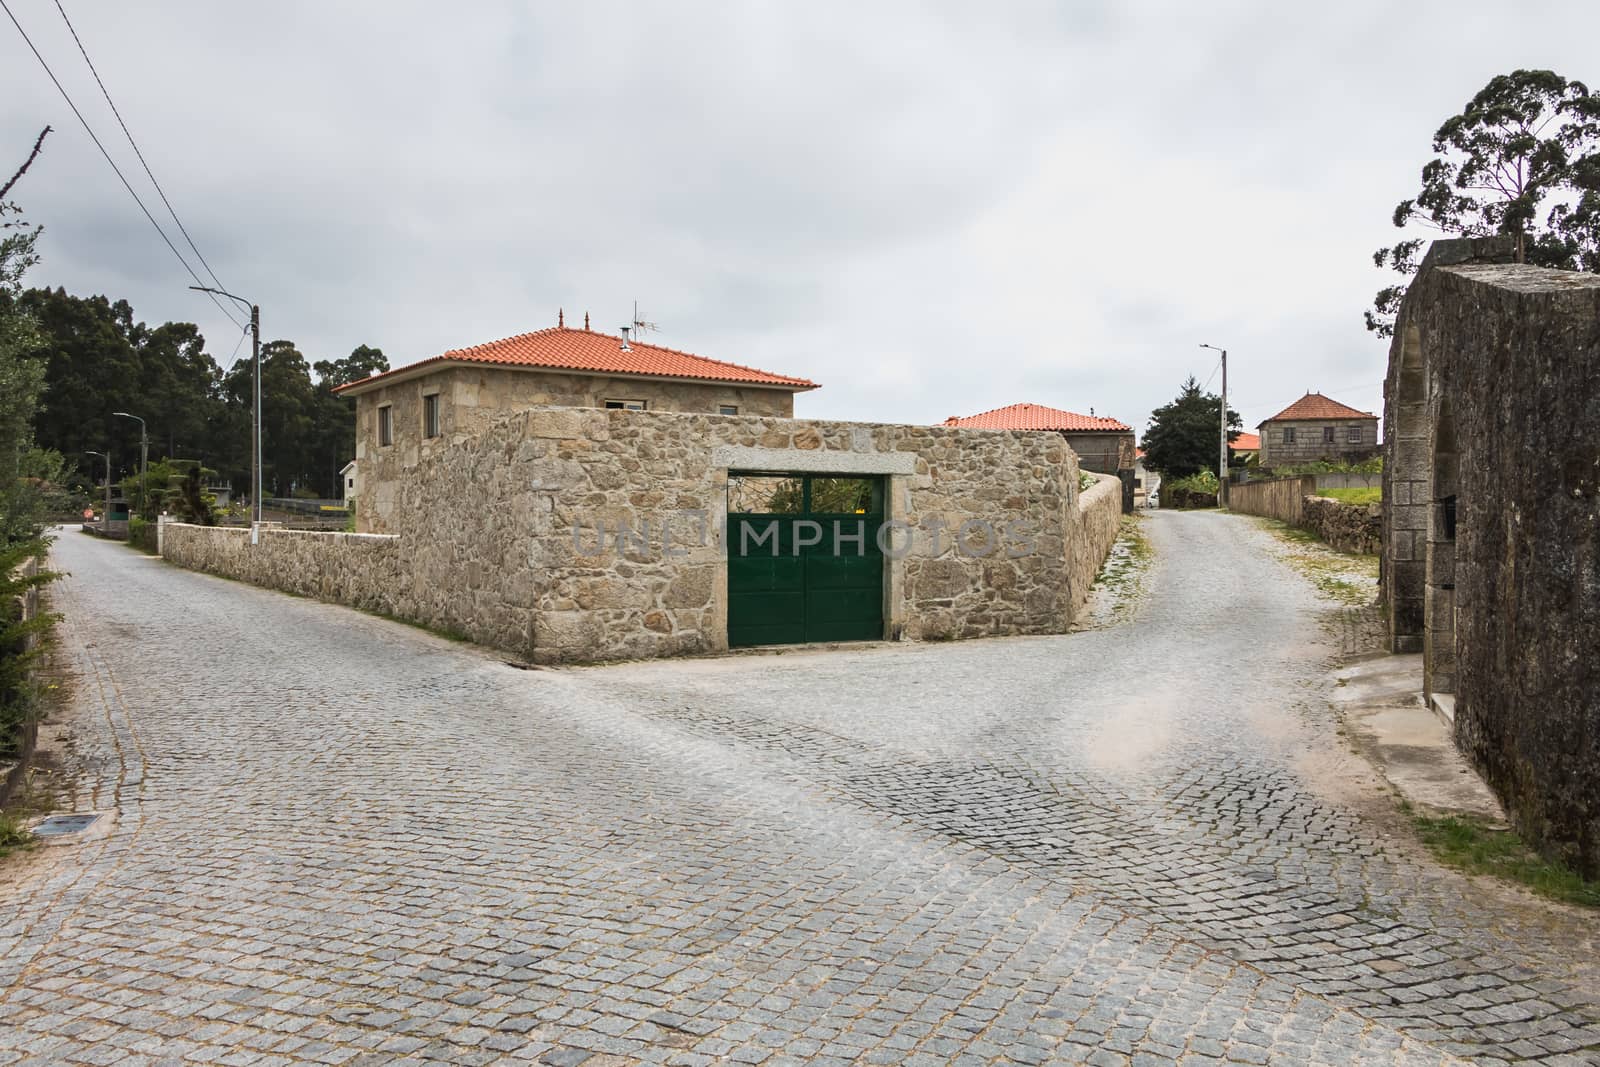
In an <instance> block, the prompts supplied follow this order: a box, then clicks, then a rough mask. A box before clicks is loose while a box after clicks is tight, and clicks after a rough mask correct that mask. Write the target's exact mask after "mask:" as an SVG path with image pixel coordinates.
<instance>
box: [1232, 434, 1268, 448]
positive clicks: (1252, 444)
mask: <svg viewBox="0 0 1600 1067" xmlns="http://www.w3.org/2000/svg"><path fill="white" fill-rule="evenodd" d="M1228 447H1229V448H1233V449H1237V450H1239V451H1240V452H1259V451H1261V435H1260V434H1258V433H1240V434H1239V436H1238V437H1235V438H1234V439H1233V440H1232V441H1229V442H1228Z"/></svg>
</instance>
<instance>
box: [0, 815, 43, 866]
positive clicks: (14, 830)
mask: <svg viewBox="0 0 1600 1067" xmlns="http://www.w3.org/2000/svg"><path fill="white" fill-rule="evenodd" d="M34 840H35V838H34V836H33V835H32V834H31V833H29V832H28V830H27V828H26V827H24V826H23V825H22V823H21V821H19V820H18V819H17V818H15V817H14V816H12V815H11V814H10V813H8V812H4V811H0V859H4V858H5V857H6V856H9V855H11V853H13V852H15V851H17V850H18V849H23V848H29V847H30V846H32V845H33V843H34Z"/></svg>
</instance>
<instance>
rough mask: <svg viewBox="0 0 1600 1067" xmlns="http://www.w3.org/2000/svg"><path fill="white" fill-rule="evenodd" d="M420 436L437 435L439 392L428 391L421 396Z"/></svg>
mask: <svg viewBox="0 0 1600 1067" xmlns="http://www.w3.org/2000/svg"><path fill="white" fill-rule="evenodd" d="M422 436H424V437H438V436H439V394H438V393H429V394H428V395H427V396H425V397H423V398H422Z"/></svg>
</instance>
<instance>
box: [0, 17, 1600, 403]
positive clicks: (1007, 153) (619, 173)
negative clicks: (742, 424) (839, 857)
mask: <svg viewBox="0 0 1600 1067" xmlns="http://www.w3.org/2000/svg"><path fill="white" fill-rule="evenodd" d="M62 2H63V4H64V5H65V7H66V11H67V13H68V15H69V16H71V17H72V19H73V22H74V24H75V25H76V27H77V29H78V32H79V34H80V36H81V37H82V39H83V43H84V45H85V47H86V48H87V49H88V52H89V56H90V58H92V59H93V60H94V62H95V64H96V66H97V67H98V68H99V70H100V73H101V76H102V77H103V78H104V79H105V82H106V85H107V87H108V88H109V89H110V91H111V94H112V96H113V98H114V99H115V100H116V102H117V106H118V107H119V109H120V110H121V112H122V115H123V118H124V119H125V120H126V121H127V122H128V125H129V128H130V129H131V130H132V131H133V135H134V137H135V138H137V139H138V141H139V143H140V146H141V148H142V149H143V151H144V154H145V157H146V158H147V160H148V161H149V163H150V165H151V167H152V168H153V170H154V171H155V174H156V177H157V178H158V179H159V180H160V181H161V182H162V184H163V186H164V188H165V189H166V192H167V194H168V196H169V197H170V199H171V201H172V203H173V206H174V207H176V209H177V211H178V214H179V216H180V217H181V218H182V219H183V220H184V223H185V225H186V226H187V227H188V229H189V232H190V234H191V236H192V237H193V238H194V240H195V243H196V244H197V245H198V246H199V248H200V250H201V251H202V252H203V253H204V254H205V257H206V259H207V260H208V261H209V262H210V264H211V266H212V267H213V268H214V269H215V271H216V273H217V275H218V276H219V277H220V278H221V279H222V281H223V282H224V283H225V284H226V285H227V287H229V288H230V289H232V290H233V291H235V292H238V293H241V294H244V295H246V296H248V297H250V298H251V299H253V300H255V301H257V302H259V303H260V305H261V307H262V320H263V330H264V334H265V336H266V338H267V339H273V338H289V339H292V340H294V341H295V342H297V343H298V344H299V346H300V348H301V350H302V351H304V352H305V353H306V354H307V356H308V357H310V358H311V359H313V360H315V359H322V358H334V357H338V356H342V355H345V354H347V353H348V352H349V350H350V349H351V348H353V347H354V346H356V345H358V344H363V343H365V344H373V345H377V346H379V347H381V348H383V350H384V351H385V352H386V353H387V354H388V356H389V358H390V360H391V362H393V363H395V364H396V365H399V364H404V363H409V362H412V361H414V360H417V359H422V358H425V357H427V356H431V355H436V354H438V353H439V352H440V351H442V350H444V349H446V348H452V347H459V346H462V345H467V344H474V343H478V342H481V341H486V340H492V339H494V338H498V337H503V336H506V335H509V334H514V333H520V332H523V331H526V330H531V329H537V328H541V327H544V326H549V325H553V324H554V323H555V318H556V309H557V308H558V307H564V308H565V309H566V312H567V315H568V321H569V323H571V322H574V321H580V320H581V318H582V316H583V313H584V311H585V310H587V311H589V312H591V313H592V314H593V316H594V323H595V325H596V327H603V328H605V329H607V330H613V331H614V329H615V327H617V326H619V325H621V324H623V323H626V322H627V321H628V320H629V318H630V317H631V315H632V311H633V302H634V301H635V300H637V301H638V304H639V308H640V312H641V317H643V318H645V319H648V320H652V321H654V322H657V323H659V324H660V326H661V331H660V333H659V334H656V335H653V336H652V337H650V338H649V339H650V340H657V341H659V342H660V343H663V344H667V345H671V346H673V347H678V348H684V349H688V350H689V351H693V352H697V353H700V354H702V355H707V356H713V357H717V358H722V359H729V360H734V361H737V362H742V363H749V364H753V365H755V366H759V367H763V368H767V369H769V370H775V371H780V372H783V373H789V374H798V375H804V376H807V377H810V378H812V379H814V380H816V381H819V382H821V383H823V388H822V389H821V390H818V391H817V392H814V393H809V394H804V395H802V396H801V397H800V399H799V403H798V405H797V413H798V414H801V415H804V416H817V417H837V418H852V419H871V420H881V421H902V422H932V421H938V420H941V419H943V418H944V417H946V416H948V415H952V414H971V413H973V412H977V411H981V410H985V409H988V408H991V407H996V406H999V405H1003V404H1008V403H1013V402H1016V401H1023V400H1027V401H1034V402H1037V403H1043V404H1049V405H1053V406H1056V407H1063V408H1067V409H1070V410H1074V411H1082V412H1087V411H1088V410H1089V409H1090V408H1093V409H1094V410H1095V412H1096V413H1098V414H1102V415H1107V414H1109V415H1114V416H1116V417H1118V418H1121V419H1123V420H1124V421H1127V422H1130V423H1133V424H1135V425H1136V426H1137V427H1139V428H1140V429H1141V430H1142V429H1143V427H1144V425H1145V422H1146V420H1147V419H1148V416H1149V413H1150V410H1151V409H1152V408H1153V407H1155V406H1157V405H1159V404H1161V403H1163V402H1165V401H1166V400H1167V399H1169V398H1170V397H1171V396H1172V395H1173V394H1174V393H1176V391H1177V389H1178V387H1179V385H1180V383H1181V382H1182V380H1183V379H1184V377H1185V376H1186V375H1189V374H1194V375H1196V376H1198V377H1199V378H1200V379H1201V380H1202V381H1206V380H1208V379H1209V378H1210V376H1211V375H1212V373H1213V371H1214V368H1215V366H1216V358H1215V354H1214V353H1211V352H1208V351H1204V350H1202V349H1200V348H1199V347H1197V346H1198V345H1199V343H1200V342H1209V343H1212V344H1216V345H1220V346H1225V347H1227V348H1228V349H1229V350H1230V358H1229V364H1230V367H1229V372H1230V373H1229V391H1230V400H1232V401H1234V404H1233V406H1235V407H1237V408H1238V409H1239V410H1240V411H1241V412H1242V413H1243V415H1244V416H1245V422H1246V424H1247V425H1249V426H1252V427H1253V426H1254V424H1255V423H1256V422H1258V421H1259V420H1261V419H1263V418H1266V417H1269V416H1270V415H1272V414H1273V413H1274V412H1276V411H1277V410H1278V409H1279V408H1281V407H1283V406H1285V405H1287V404H1288V403H1290V402H1291V401H1293V400H1294V399H1295V398H1297V397H1298V396H1300V395H1301V394H1303V393H1304V392H1305V391H1306V390H1307V389H1317V390H1320V391H1323V392H1326V393H1328V394H1330V395H1332V396H1334V397H1336V398H1337V399H1340V400H1342V401H1344V402H1346V403H1349V404H1352V405H1354V406H1356V407H1360V408H1365V409H1368V410H1373V411H1377V410H1379V408H1380V406H1381V386H1380V384H1379V383H1380V380H1381V378H1382V376H1383V366H1384V361H1385V358H1386V350H1385V346H1384V345H1383V344H1382V343H1381V342H1379V341H1377V340H1375V339H1374V338H1373V337H1372V336H1371V335H1369V334H1368V333H1367V332H1366V331H1365V329H1364V327H1363V326H1362V323H1361V311H1362V309H1363V308H1364V307H1365V306H1366V305H1367V303H1368V301H1369V300H1370V299H1371V296H1372V293H1373V292H1374V291H1375V290H1376V289H1377V288H1378V287H1379V286H1380V285H1381V284H1383V276H1382V275H1381V274H1380V273H1379V272H1378V271H1376V270H1375V269H1374V268H1373V267H1372V265H1371V260H1370V254H1371V252H1372V250H1373V249H1374V248H1376V247H1378V246H1379V245H1380V244H1384V243H1388V242H1390V241H1392V240H1393V238H1394V231H1393V230H1392V228H1391V227H1390V226H1389V224H1388V219H1389V215H1390V213H1391V211H1392V210H1393V207H1394V204H1395V202H1396V201H1398V200H1400V199H1401V198H1402V197H1404V196H1407V195H1410V194H1411V193H1412V192H1413V191H1414V189H1415V187H1416V182H1417V174H1418V171H1419V169H1420V167H1421V165H1422V163H1423V162H1424V161H1425V160H1426V159H1427V158H1428V147H1429V141H1430V137H1431V134H1432V131H1433V130H1434V129H1435V128H1436V127H1437V126H1438V124H1439V123H1440V122H1441V121H1442V120H1443V119H1444V118H1446V117H1448V116H1449V115H1451V114H1453V113H1455V112H1456V111H1458V110H1459V109H1460V108H1461V106H1462V105H1463V104H1464V103H1465V102H1466V100H1467V99H1468V98H1470V97H1471V96H1472V94H1473V93H1474V92H1476V91H1477V90H1478V89H1479V88H1480V87H1481V86H1482V85H1483V83H1484V82H1485V81H1487V80H1488V79H1489V78H1490V77H1491V76H1492V75H1494V74H1496V73H1501V72H1504V71H1509V70H1512V69H1514V68H1517V67H1549V68H1552V69H1555V70H1557V71H1559V72H1561V73H1563V74H1565V75H1567V76H1568V77H1574V78H1580V79H1584V80H1589V81H1591V82H1594V81H1600V52H1597V50H1596V48H1595V41H1597V40H1600V5H1597V4H1592V3H1581V2H1572V3H1562V4H1554V3H1543V4H1542V3H1536V2H1532V3H1530V2H1524V3H1519V4H1517V5H1506V4H1504V3H1493V4H1491V3H1469V2H1462V0H1452V2H1444V3H1430V4H1422V3H1399V4H1397V3H1394V2H1393V0H1389V2H1380V3H1363V2H1352V3H1343V4H1337V5H1308V4H1284V3H1265V2H1261V3H1227V2H1221V0H1213V2H1211V3H1206V4H1194V3H1171V4H1165V3H1105V4H1097V5H1096V4H1087V3H1042V2H1024V0H1014V2H1002V3H992V4H971V3H946V4H935V3H895V2H888V0H884V2H877V3H872V4H863V3H836V2H829V0H822V2H818V0H808V2H806V3H798V2H790V3H782V4H779V3H755V2H747V0H738V2H735V0H727V2H725V3H721V4H706V3H694V2H677V3H673V4H670V5H669V4H648V5H647V4H637V3H636V4H627V3H620V2H609V0H599V2H596V0H586V2H584V3H581V4H580V3H570V4H563V5H556V4H543V3H519V4H505V3H497V2H490V0H473V2H471V3H457V4H438V3H427V4H413V3H405V2H386V3H382V4H379V3H371V4H366V5H361V4H328V3H325V2H324V3H309V2H306V3H297V2H287V0H275V2H273V3H270V4H254V5H243V4H218V3H200V2H167V3H157V4H125V3H114V2H111V0H62ZM6 3H7V4H8V5H9V7H10V9H11V11H12V12H13V13H14V14H15V16H16V18H17V19H18V20H19V21H20V22H21V24H22V26H23V28H24V29H25V30H27V31H28V33H29V35H30V36H31V37H32V38H33V40H34V42H35V44H36V45H37V46H38V47H39V49H40V51H41V52H42V53H43V55H44V56H45V58H46V60H47V61H48V62H49V63H50V65H51V67H52V68H53V69H54V70H55V71H56V74H57V76H58V77H59V78H61V81H62V83H63V85H65V86H66V88H67V91H68V92H69V93H70V94H71V96H72V97H73V99H74V101H75V102H77V104H78V106H79V107H80V108H81V109H82V110H83V112H84V114H85V116H86V117H87V118H88V120H89V123H90V125H91V126H92V127H93V128H94V129H95V132H96V133H97V134H99V135H100V137H101V139H102V141H103V142H104V143H105V144H106V146H107V148H108V149H110V150H111V152H112V154H113V155H114V156H115V158H116V159H117V160H118V162H119V164H121V165H123V167H124V172H125V173H127V174H128V176H129V178H130V180H133V181H134V182H135V188H137V189H138V190H139V191H140V193H141V195H146V194H148V195H146V200H147V202H148V203H149V204H150V206H151V208H152V210H153V211H155V212H157V213H158V214H157V217H158V218H163V219H164V214H163V209H162V208H161V207H160V202H159V200H158V199H156V197H155V196H154V194H153V193H148V190H149V186H148V184H147V183H146V182H145V180H144V179H143V175H142V172H141V171H140V169H139V166H138V163H137V161H136V160H134V158H133V155H132V152H131V150H130V149H129V148H128V146H127V142H126V141H125V140H123V139H122V136H121V133H120V131H119V130H118V129H117V126H116V123H115V119H114V118H113V117H112V116H111V113H110V111H109V109H108V108H107V106H106V104H105V102H104V100H103V99H101V97H100V95H99V92H98V90H97V89H96V87H95V85H94V82H93V79H92V78H91V76H90V74H89V72H88V69H87V68H86V66H85V65H84V62H83V59H82V57H81V56H80V55H79V54H78V52H77V49H76V46H75V45H74V44H73V42H72V38H71V37H70V36H69V35H68V33H67V30H66V27H65V24H64V23H63V21H62V18H61V15H60V13H59V12H58V11H57V9H56V6H55V3H54V0H6ZM0 99H3V100H4V106H3V107H0V169H4V170H5V171H6V172H7V174H9V173H10V171H11V169H12V167H14V166H15V163H16V162H17V161H20V159H21V157H22V155H23V154H24V153H25V152H26V150H27V148H28V146H29V145H30V144H31V143H32V139H33V137H34V135H35V134H36V133H37V131H38V129H39V128H40V127H41V126H43V125H44V124H46V123H48V124H50V125H52V126H54V127H55V128H56V133H55V134H54V135H52V137H51V138H50V140H49V141H48V142H47V147H46V151H45V154H44V155H43V157H41V159H40V161H39V163H38V164H37V165H36V166H35V167H34V169H33V171H32V172H31V173H30V174H29V175H28V177H27V178H26V179H25V182H24V184H23V185H22V186H20V187H19V188H18V189H17V190H16V191H15V193H14V194H13V196H14V198H15V199H17V200H19V201H20V202H21V203H22V204H23V205H24V207H25V208H26V209H27V211H28V214H29V217H30V218H31V219H32V220H33V221H35V222H38V223H41V224H43V225H44V227H45V229H46V235H45V238H44V241H43V244H42V249H41V251H42V252H43V255H44V262H43V263H42V264H41V265H40V266H39V267H38V268H37V269H36V271H35V273H34V274H33V275H32V276H31V278H30V280H31V281H32V282H33V283H34V284H47V285H51V286H56V285H60V286H65V287H66V288H67V289H68V290H69V291H71V292H75V293H79V294H90V293H107V294H111V295H113V296H121V297H125V298H127V299H128V300H129V301H130V302H131V303H132V304H133V306H134V309H135V311H136V313H137V314H138V316H139V317H140V318H143V319H145V320H147V321H154V322H160V321H166V320H168V319H182V320H189V321H195V322H198V323H200V325H201V327H202V329H203V330H204V331H205V333H206V336H207V338H208V339H209V343H210V347H211V349H212V351H213V353H214V354H216V356H217V357H218V359H219V360H221V361H226V360H227V359H228V357H229V355H230V354H231V353H232V352H233V351H234V350H235V342H236V341H237V339H238V337H239V331H238V330H237V329H236V328H235V327H234V326H233V325H232V324H231V323H229V322H228V321H227V320H226V319H225V318H223V316H222V315H221V314H220V313H219V312H218V311H217V310H216V309H215V308H214V307H212V305H211V304H210V303H208V302H207V301H206V300H205V299H204V298H202V297H200V296H199V294H195V293H191V292H189V291H188V290H187V289H185V286H186V285H188V284H191V279H190V278H189V277H188V276H187V275H186V274H185V273H184V270H183V268H182V267H181V266H180V265H179V264H178V262H177V260H176V259H175V258H174V257H173V255H172V253H171V252H169V251H168V250H167V249H166V247H165V246H164V245H162V244H161V241H160V238H159V237H158V236H157V235H156V233H155V231H154V230H153V229H152V228H151V225H150V223H149V222H148V221H147V220H146V219H145V218H144V217H143V216H142V215H141V214H140V212H139V209H138V207H137V206H136V205H135V204H134V202H133V200H132V199H131V198H130V197H129V195H128V194H127V192H126V191H125V190H124V189H123V188H122V186H121V185H120V183H119V182H118V180H117V178H116V176H115V174H114V173H113V172H112V170H111V168H110V167H108V166H107V165H106V163H105V161H104V160H103V159H102V158H101V157H100V155H99V153H98V151H97V150H96V149H95V148H94V146H93V144H92V143H91V141H90V140H89V138H88V136H87V135H86V134H85V133H84V131H83V128H82V127H81V126H79V124H78V122H77V120H76V119H75V118H74V117H73V115H72V113H71V111H70V110H69V109H68V108H67V106H66V104H65V103H64V102H63V101H62V99H61V97H60V96H59V95H58V94H57V92H56V90H55V88H54V87H53V86H52V85H51V83H50V81H49V79H48V77H47V76H46V75H45V72H44V71H43V70H42V69H41V68H40V66H39V64H38V62H37V61H36V60H35V59H34V57H33V55H32V54H31V53H30V52H29V51H28V50H27V46H26V45H25V44H24V42H23V40H22V38H21V37H20V36H19V35H18V34H17V32H16V30H15V28H14V27H13V26H11V24H10V21H9V20H7V19H0ZM164 221H169V222H170V220H165V219H164ZM169 229H172V228H171V227H170V225H169ZM173 239H174V240H175V241H176V242H177V243H178V244H179V247H180V248H185V250H186V251H187V248H186V246H185V245H184V244H183V242H182V239H181V238H180V237H178V235H177V234H176V233H175V232H174V234H173ZM1211 387H1212V389H1213V390H1214V389H1215V388H1216V387H1217V382H1216V381H1215V380H1212V382H1211Z"/></svg>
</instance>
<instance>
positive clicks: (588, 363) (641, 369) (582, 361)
mask: <svg viewBox="0 0 1600 1067" xmlns="http://www.w3.org/2000/svg"><path fill="white" fill-rule="evenodd" d="M446 362H454V363H482V364H486V365H494V366H502V367H531V368H539V369H541V370H565V371H584V372H588V373H591V374H623V375H634V376H639V377H648V378H688V379H693V380H696V381H707V382H730V383H733V384H737V385H757V386H767V387H769V388H773V389H786V390H790V391H793V392H800V391H803V390H806V389H815V388H817V383H816V382H813V381H810V380H808V379H805V378H791V377H788V376H787V375H783V374H773V373H771V372H769V371H764V370H757V369H756V368H754V367H744V366H740V365H739V364H737V363H726V362H724V361H722V360H720V359H707V358H706V357H705V356H696V355H692V354H691V353H688V352H679V351H677V350H676V349H672V348H662V347H661V346H660V345H652V344H645V343H644V342H642V341H629V342H628V350H627V351H624V350H623V347H622V338H621V337H619V336H617V335H615V334H609V333H599V332H596V331H592V330H574V329H568V328H566V327H564V326H552V327H551V328H549V329H547V330H535V331H533V332H532V333H520V334H517V335H516V336H515V337H506V338H503V339H501V340H499V341H490V342H488V343H487V344H481V345H473V346H472V347H471V348H452V349H451V350H450V351H448V352H445V353H443V354H442V355H437V356H433V357H432V358H430V359H424V360H420V361H419V362H416V363H412V364H409V365H407V366H404V367H397V368H395V369H394V370H392V371H389V372H387V373H385V374H375V375H373V376H372V377H370V378H363V379H362V380H361V381H359V382H351V383H350V384H349V385H345V386H342V387H340V389H338V390H336V392H344V391H355V390H360V391H363V392H364V391H365V390H366V388H367V387H370V386H372V385H373V384H375V383H379V382H382V381H384V380H385V379H389V378H394V377H397V376H399V375H402V374H404V375H407V376H408V377H409V376H410V375H412V374H414V373H415V372H416V371H418V370H420V369H422V368H425V367H427V366H428V365H429V364H433V363H446Z"/></svg>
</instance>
